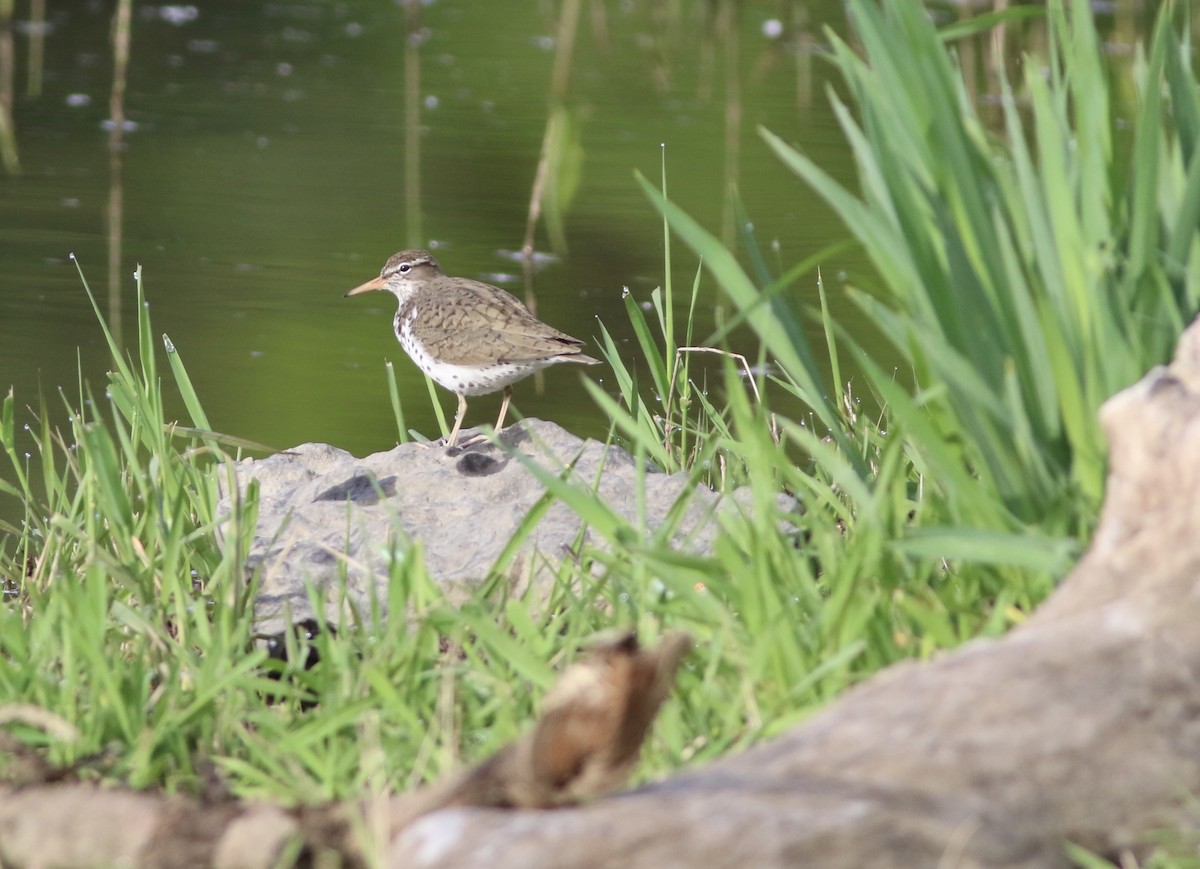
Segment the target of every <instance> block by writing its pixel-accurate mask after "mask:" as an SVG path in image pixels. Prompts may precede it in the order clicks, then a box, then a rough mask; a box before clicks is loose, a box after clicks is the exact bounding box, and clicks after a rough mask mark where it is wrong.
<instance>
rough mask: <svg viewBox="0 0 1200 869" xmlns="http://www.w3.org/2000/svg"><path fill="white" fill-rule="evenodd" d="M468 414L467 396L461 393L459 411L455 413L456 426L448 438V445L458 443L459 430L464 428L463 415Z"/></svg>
mask: <svg viewBox="0 0 1200 869" xmlns="http://www.w3.org/2000/svg"><path fill="white" fill-rule="evenodd" d="M466 415H467V397H466V396H465V395H460V396H459V397H458V413H457V414H455V415H454V428H453V429H452V430H451V431H450V437H448V438H446V446H448V447H452V446H454V445H455V444H456V443H458V430H459V429H460V428H462V421H463V417H464V416H466Z"/></svg>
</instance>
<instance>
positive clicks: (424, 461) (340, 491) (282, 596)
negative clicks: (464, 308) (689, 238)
mask: <svg viewBox="0 0 1200 869" xmlns="http://www.w3.org/2000/svg"><path fill="white" fill-rule="evenodd" d="M468 434H469V433H468ZM501 442H502V444H503V447H497V446H494V445H490V444H482V445H480V446H476V447H470V448H468V449H466V450H447V449H446V448H445V447H426V446H423V445H420V444H416V443H409V444H402V445H400V446H398V447H396V448H395V449H393V450H389V451H388V452H383V453H376V454H374V455H371V456H368V457H366V458H364V459H357V458H355V457H354V456H352V455H351V454H350V453H347V452H345V451H344V450H339V449H337V448H335V447H331V446H328V445H325V444H305V445H304V446H300V447H296V448H295V449H292V450H288V451H287V452H284V453H279V454H277V455H273V456H270V457H269V458H266V459H261V460H259V459H246V460H244V461H242V462H240V463H239V464H238V466H237V477H238V486H239V489H240V490H241V492H242V493H243V494H244V493H245V491H246V487H247V485H248V484H249V482H250V481H251V480H257V481H258V485H259V516H258V525H257V528H256V531H255V536H254V542H253V545H252V547H251V551H250V556H249V560H248V566H249V568H251V569H259V570H261V571H262V577H263V579H262V585H261V587H260V594H259V598H258V615H259V619H260V627H261V628H262V629H263V630H265V631H269V632H274V631H279V630H281V629H282V626H283V624H284V623H285V622H292V621H296V620H299V619H304V618H308V617H310V616H312V615H313V613H312V606H311V604H310V602H309V592H308V588H309V587H310V586H311V588H312V589H313V590H314V591H315V597H316V599H317V600H321V601H324V604H325V609H326V613H325V615H326V616H327V617H328V618H329V619H331V620H332V621H333V622H335V623H337V622H343V621H345V617H346V615H347V613H346V612H345V610H344V608H343V607H344V603H343V601H342V591H341V590H342V587H343V585H342V582H341V578H342V577H343V576H344V577H345V585H344V587H345V589H346V598H347V600H346V601H345V603H349V604H350V605H352V606H355V607H360V608H362V609H361V611H362V612H364V613H366V612H369V611H370V610H369V607H370V601H371V595H372V593H374V594H375V595H376V597H377V599H378V601H379V604H380V605H381V606H383V607H385V608H386V603H387V599H388V596H387V583H388V576H389V572H390V571H391V570H393V562H394V561H396V560H397V559H404V558H406V557H407V553H409V552H410V551H411V550H412V547H413V545H414V543H419V544H420V547H421V551H422V554H423V557H424V561H425V565H426V567H427V568H428V571H429V574H430V576H431V577H432V578H433V579H434V580H435V581H436V582H438V583H439V584H440V585H441V586H442V587H443V589H444V590H445V591H446V593H447V596H448V597H449V599H450V600H451V601H460V600H462V599H463V598H465V597H466V596H467V595H468V594H469V593H470V591H471V590H472V589H473V588H475V587H477V586H478V585H479V584H480V583H481V582H483V581H484V580H485V579H487V578H488V577H489V576H491V575H493V574H494V573H495V572H497V571H498V572H499V573H500V575H501V576H502V577H503V579H504V581H505V582H507V583H508V585H509V586H510V588H511V589H512V590H514V591H516V592H522V591H524V590H526V589H527V588H529V587H532V591H533V593H534V594H539V593H541V592H543V591H544V590H545V589H546V588H547V587H548V586H549V584H550V583H551V582H552V581H553V580H554V577H555V575H556V571H557V569H558V568H559V565H560V563H561V562H562V560H563V559H566V558H575V557H577V556H578V555H579V554H580V553H581V552H582V551H583V550H584V549H585V548H586V547H588V546H591V545H597V544H602V543H603V542H604V537H603V535H602V534H601V533H599V532H598V531H597V530H596V529H595V528H591V527H586V526H585V525H584V523H583V521H582V520H581V519H580V518H579V515H578V514H577V513H576V511H575V510H574V509H572V508H571V507H570V506H568V505H567V504H566V503H563V502H562V501H561V500H554V502H553V503H551V504H549V506H548V508H547V509H546V510H545V512H544V513H543V515H542V516H541V517H540V518H539V519H538V520H537V522H536V526H535V527H534V528H533V530H532V532H531V533H529V534H528V536H527V538H526V539H525V541H524V543H523V544H522V545H521V546H520V547H519V549H518V550H517V551H516V552H515V553H514V554H512V555H511V557H510V558H506V559H505V561H504V563H498V559H500V558H501V556H502V554H503V553H504V550H505V547H507V546H508V544H509V541H510V540H512V539H513V537H514V535H515V534H517V532H518V529H519V528H520V527H521V525H522V523H523V522H524V521H525V519H526V517H527V516H528V515H529V514H530V511H531V510H534V508H535V507H537V506H538V505H539V502H540V501H541V499H542V498H543V496H545V495H546V485H545V483H544V482H543V481H542V480H541V479H539V478H538V476H537V475H536V474H535V473H534V472H533V471H532V470H531V469H530V467H529V464H534V465H536V466H537V467H539V468H542V469H544V470H545V471H546V472H548V473H550V474H552V475H554V476H555V477H559V476H565V478H566V479H567V480H569V481H570V482H571V484H572V485H573V487H574V490H575V491H576V492H578V493H580V494H579V496H578V497H580V498H582V499H583V500H585V501H593V500H594V501H595V503H596V505H597V506H596V508H595V509H596V510H597V511H600V512H602V513H603V514H604V515H606V516H607V515H609V513H610V511H611V514H613V515H614V517H615V518H614V525H613V526H612V527H610V528H608V529H606V530H605V532H604V533H606V534H613V533H620V534H622V535H623V536H628V535H633V536H634V537H635V538H636V537H637V536H640V535H642V534H644V533H654V531H655V530H656V529H659V528H661V527H662V524H663V522H664V521H665V517H667V516H668V514H669V512H670V511H671V509H672V508H673V507H674V506H675V505H676V503H677V502H679V501H680V499H683V500H684V501H686V508H685V509H684V510H683V512H682V515H681V519H680V521H679V523H678V525H677V526H676V527H674V528H673V529H671V531H670V533H671V536H672V538H673V541H674V543H675V544H676V545H677V546H678V547H680V548H683V549H687V550H689V551H696V552H700V551H704V550H705V549H706V548H707V547H708V546H709V545H710V543H711V541H712V539H713V537H714V535H715V532H716V525H717V523H716V522H715V521H713V513H714V510H715V509H716V507H717V505H718V503H719V502H720V499H719V498H718V496H717V495H715V494H714V493H713V492H711V491H709V490H707V489H704V488H702V487H698V486H695V485H690V484H689V480H688V476H687V475H686V474H675V475H667V474H663V473H659V472H657V471H655V470H653V469H650V468H647V469H645V474H644V484H645V485H644V490H645V501H644V510H645V516H646V517H648V518H647V521H646V525H647V527H646V528H645V529H642V528H640V527H639V525H638V510H639V503H638V498H639V495H638V493H639V491H640V490H641V489H642V488H643V485H642V484H643V477H642V475H640V474H639V469H638V467H637V464H636V461H635V459H634V457H633V456H631V455H630V454H629V453H627V452H626V451H624V450H622V449H620V448H618V447H606V446H605V445H604V444H602V443H600V442H598V441H594V440H588V441H583V440H581V439H579V438H577V437H575V436H574V435H572V434H570V433H568V432H566V431H564V430H563V429H562V428H560V427H559V426H557V425H554V424H553V423H549V422H543V421H540V420H525V421H523V422H522V423H520V424H519V425H514V426H511V427H509V428H508V429H506V430H505V431H504V432H503V433H502V435H501ZM568 468H570V469H569V470H568ZM592 492H594V493H595V495H592V494H590V493H592ZM596 496H598V498H597V497H596ZM605 505H606V506H605ZM614 528H622V529H623V530H621V531H619V532H614ZM581 534H582V536H581ZM400 569H403V566H401V567H400Z"/></svg>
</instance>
